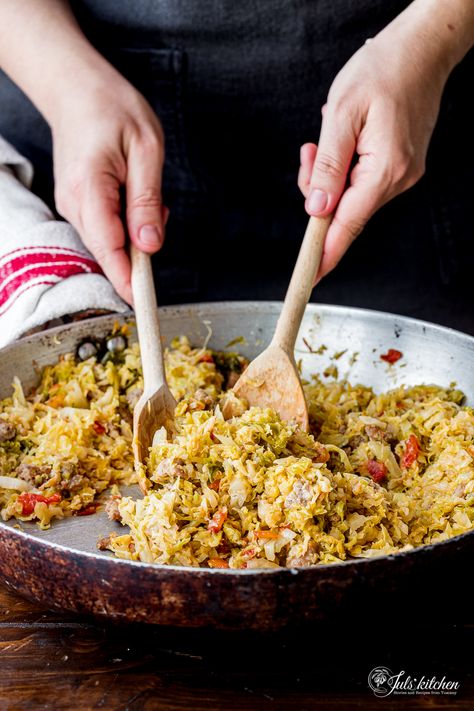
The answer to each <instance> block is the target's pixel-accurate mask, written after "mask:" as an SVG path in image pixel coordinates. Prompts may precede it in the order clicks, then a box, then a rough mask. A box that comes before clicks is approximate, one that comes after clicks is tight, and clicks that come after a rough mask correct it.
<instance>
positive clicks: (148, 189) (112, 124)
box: [51, 67, 168, 303]
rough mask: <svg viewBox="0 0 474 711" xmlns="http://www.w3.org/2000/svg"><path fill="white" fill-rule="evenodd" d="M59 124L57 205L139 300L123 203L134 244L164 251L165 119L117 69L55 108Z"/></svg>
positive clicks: (126, 292)
mask: <svg viewBox="0 0 474 711" xmlns="http://www.w3.org/2000/svg"><path fill="white" fill-rule="evenodd" d="M51 128H52V132H53V145H54V175H55V200H56V208H57V210H58V212H59V213H60V215H62V216H63V217H64V218H65V219H66V220H68V222H70V223H71V224H72V225H73V226H74V227H75V228H76V229H77V231H78V232H79V234H80V236H81V238H82V240H83V242H84V244H85V245H86V247H87V248H88V249H89V250H90V252H91V253H92V254H93V255H94V257H95V258H96V259H97V261H98V262H99V264H100V266H101V267H102V269H103V271H104V273H105V274H106V276H107V277H108V278H109V279H110V281H111V282H112V284H113V285H114V287H115V289H116V291H117V292H118V293H119V294H120V296H121V297H122V298H123V299H125V301H127V302H128V303H131V302H132V294H131V286H130V261H129V258H128V255H127V251H126V232H125V229H124V225H123V221H122V220H123V207H126V222H127V228H128V233H129V235H130V239H131V240H132V242H133V243H134V244H135V245H136V246H137V247H138V248H139V249H141V250H142V251H144V252H148V253H153V252H156V251H157V250H158V249H160V247H161V245H162V244H163V239H164V225H165V222H166V217H167V212H168V211H167V210H166V208H165V207H164V206H163V203H162V199H161V174H162V168H163V161H164V138H163V131H162V128H161V125H160V122H159V121H158V119H157V117H156V116H155V114H154V113H153V111H152V109H151V107H150V106H149V104H148V103H147V101H146V100H145V99H144V98H143V96H142V95H141V94H140V93H139V92H138V91H136V90H135V89H134V87H133V86H131V85H130V84H129V83H128V82H127V81H126V80H125V79H124V78H123V77H122V76H121V75H120V74H119V73H118V72H116V71H115V70H114V69H113V68H112V67H110V71H109V72H108V73H107V76H106V77H104V78H101V77H100V76H98V77H97V81H96V82H95V83H94V85H93V86H89V85H88V86H87V89H86V90H85V91H84V87H82V88H81V89H80V90H79V91H74V90H71V91H70V92H68V94H67V96H65V97H64V99H63V100H62V101H60V102H59V105H58V107H57V109H56V108H55V109H54V114H53V119H52V121H51ZM122 187H123V188H124V192H125V202H126V205H124V206H122V205H121V195H120V193H121V188H122Z"/></svg>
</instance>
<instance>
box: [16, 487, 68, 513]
mask: <svg viewBox="0 0 474 711" xmlns="http://www.w3.org/2000/svg"><path fill="white" fill-rule="evenodd" d="M18 501H19V502H20V503H21V506H22V511H21V513H22V515H23V516H31V514H32V513H33V512H34V510H35V505H36V504H37V503H42V504H58V503H59V502H60V501H61V494H51V496H43V494H29V493H28V492H27V491H24V492H23V494H20V496H19V497H18Z"/></svg>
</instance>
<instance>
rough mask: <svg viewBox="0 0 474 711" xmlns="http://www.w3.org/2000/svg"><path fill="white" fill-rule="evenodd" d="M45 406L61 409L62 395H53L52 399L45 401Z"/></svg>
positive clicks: (62, 403)
mask: <svg viewBox="0 0 474 711" xmlns="http://www.w3.org/2000/svg"><path fill="white" fill-rule="evenodd" d="M46 404H47V405H49V406H50V407H62V406H63V405H64V395H61V393H59V395H53V397H50V398H49V400H47V401H46Z"/></svg>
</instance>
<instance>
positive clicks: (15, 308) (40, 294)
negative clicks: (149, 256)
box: [0, 136, 128, 347]
mask: <svg viewBox="0 0 474 711" xmlns="http://www.w3.org/2000/svg"><path fill="white" fill-rule="evenodd" d="M32 177H33V169H32V166H31V164H30V163H29V162H28V161H27V160H26V159H25V158H23V156H21V155H19V154H18V153H17V151H15V150H14V149H13V148H12V146H11V145H10V144H8V143H7V142H6V141H5V140H3V139H2V138H1V136H0V347H1V346H4V345H6V344H7V343H10V342H11V341H13V340H14V339H15V338H18V337H19V336H20V335H21V334H22V333H25V332H26V331H30V330H31V329H33V328H36V327H38V326H41V325H42V324H45V323H46V322H49V321H52V320H54V319H57V318H59V317H61V316H64V315H67V314H73V313H77V312H79V311H87V310H89V309H98V310H102V309H104V310H107V311H117V312H124V311H126V310H127V309H128V306H127V305H126V304H125V303H124V302H123V301H122V300H121V299H120V297H119V296H118V295H117V294H116V292H115V291H114V289H113V287H112V285H111V284H110V282H108V281H107V279H106V278H105V277H104V275H103V274H102V271H101V269H100V267H99V265H98V264H97V262H96V261H95V260H94V258H93V257H92V255H91V254H90V253H89V252H88V251H87V250H86V248H85V247H84V245H83V244H82V242H81V240H80V238H79V236H78V234H77V232H76V231H75V229H74V228H73V227H72V226H71V225H69V224H68V223H67V222H62V221H60V220H55V219H54V216H53V215H52V213H51V211H50V210H49V209H48V207H47V206H46V205H45V204H44V203H43V202H42V201H41V200H40V199H39V198H38V197H37V196H36V195H34V194H33V193H32V192H31V191H30V190H29V187H30V185H31V180H32Z"/></svg>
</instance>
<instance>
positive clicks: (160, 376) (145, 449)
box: [130, 245, 176, 493]
mask: <svg viewBox="0 0 474 711" xmlns="http://www.w3.org/2000/svg"><path fill="white" fill-rule="evenodd" d="M130 257H131V261H132V293H133V306H134V310H135V318H136V322H137V332H138V341H139V343H140V353H141V360H142V369H143V383H144V387H143V395H142V396H141V398H140V399H139V401H138V402H137V404H136V405H135V409H134V412H133V444H132V449H133V456H134V459H135V469H136V472H137V475H138V483H139V485H140V488H141V490H142V491H143V493H146V491H147V489H148V488H149V486H150V485H149V483H148V480H147V479H146V473H145V462H146V460H147V458H148V455H149V449H150V447H151V445H152V442H153V435H154V434H155V432H156V430H158V429H159V428H160V427H165V428H166V429H167V430H170V429H172V427H173V421H174V410H175V407H176V401H175V399H174V397H173V395H172V394H171V391H170V389H169V387H168V384H167V382H166V375H165V367H164V362H163V349H162V344H161V335H160V323H159V319H158V306H157V303H156V293H155V285H154V283H153V272H152V269H151V259H150V256H149V255H148V254H145V253H144V252H141V251H140V250H138V249H136V247H134V246H133V245H131V247H130Z"/></svg>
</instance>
